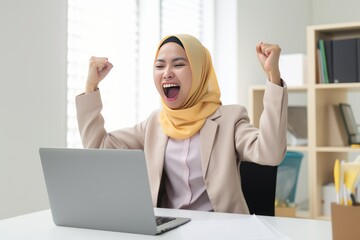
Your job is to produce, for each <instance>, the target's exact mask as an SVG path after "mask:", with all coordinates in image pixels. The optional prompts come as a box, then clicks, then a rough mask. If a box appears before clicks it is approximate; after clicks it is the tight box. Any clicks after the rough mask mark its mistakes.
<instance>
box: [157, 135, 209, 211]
mask: <svg viewBox="0 0 360 240" xmlns="http://www.w3.org/2000/svg"><path fill="white" fill-rule="evenodd" d="M164 169H165V172H166V178H165V194H164V199H163V207H168V208H176V209H192V210H201V211H210V210H213V208H212V206H211V203H210V199H209V196H208V194H207V192H206V188H205V182H204V178H203V176H202V169H201V159H200V134H199V133H197V134H195V135H194V136H192V137H191V138H188V139H185V140H177V139H173V138H169V140H168V143H167V146H166V152H165V164H164Z"/></svg>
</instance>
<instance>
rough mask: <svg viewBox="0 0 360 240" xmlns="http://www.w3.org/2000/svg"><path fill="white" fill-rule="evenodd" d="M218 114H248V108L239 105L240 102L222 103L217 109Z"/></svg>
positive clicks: (223, 115)
mask: <svg viewBox="0 0 360 240" xmlns="http://www.w3.org/2000/svg"><path fill="white" fill-rule="evenodd" d="M217 112H218V114H220V116H221V117H228V116H229V117H230V116H234V117H235V116H236V117H239V116H240V117H241V116H244V115H245V116H247V115H248V113H247V110H246V108H245V107H244V106H242V105H238V104H232V105H222V106H220V107H219V108H218V110H217Z"/></svg>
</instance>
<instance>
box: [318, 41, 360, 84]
mask: <svg viewBox="0 0 360 240" xmlns="http://www.w3.org/2000/svg"><path fill="white" fill-rule="evenodd" d="M317 51H318V64H319V67H320V70H319V77H320V81H319V82H320V83H350V82H360V38H350V39H337V40H329V39H327V40H323V39H320V40H319V41H318V50H317Z"/></svg>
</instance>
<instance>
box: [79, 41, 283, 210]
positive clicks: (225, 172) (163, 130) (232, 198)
mask: <svg viewBox="0 0 360 240" xmlns="http://www.w3.org/2000/svg"><path fill="white" fill-rule="evenodd" d="M256 53H257V56H258V59H259V61H260V63H261V65H262V67H263V69H264V71H265V73H266V75H267V78H268V81H267V83H266V90H265V95H264V111H263V113H262V116H261V120H260V128H259V129H257V128H255V127H254V126H252V125H251V124H250V122H249V117H248V114H247V111H246V109H245V108H244V107H243V106H240V105H229V106H222V105H221V101H220V90H219V87H218V83H217V79H216V75H215V71H214V68H213V66H212V61H211V57H210V54H209V52H208V50H207V49H206V48H205V47H204V46H203V45H202V44H201V43H200V42H199V41H198V40H197V39H196V38H194V37H193V36H190V35H186V34H181V35H174V36H168V37H165V38H164V39H163V40H161V42H160V43H159V47H158V49H157V52H156V56H155V61H154V69H153V72H154V83H155V86H156V88H157V90H158V92H159V94H160V96H161V101H162V108H161V109H159V110H155V111H154V112H153V113H152V114H151V115H150V116H149V117H148V118H147V119H146V120H144V121H142V122H140V123H138V124H136V125H135V126H133V127H130V128H124V129H120V130H117V131H114V132H110V133H108V132H106V130H105V129H104V119H103V118H102V116H101V113H100V112H101V108H102V103H101V98H100V91H99V90H98V84H99V82H100V81H101V80H103V79H104V78H105V76H106V75H107V74H108V73H109V71H110V70H111V68H112V64H111V63H110V62H109V61H108V60H107V59H106V58H95V57H93V58H91V59H90V64H89V65H90V66H89V75H88V79H87V83H86V91H85V93H84V94H82V95H79V96H77V98H76V105H77V111H78V123H79V129H80V133H81V137H82V141H83V144H84V147H87V148H123V149H143V150H144V152H145V156H146V161H147V168H148V174H149V180H150V186H151V194H152V200H153V205H154V207H155V206H158V207H169V208H181V209H193V210H202V211H216V212H233V213H249V210H248V207H247V204H246V201H245V199H244V196H243V193H242V190H241V182H240V176H239V165H240V164H241V161H252V162H256V163H259V164H264V165H278V164H279V163H280V162H281V161H282V159H283V157H284V155H285V152H286V119H287V112H286V109H287V89H286V85H285V83H284V82H283V81H282V80H281V79H280V72H279V67H278V62H279V56H280V48H279V47H278V46H277V45H273V44H266V43H260V44H258V45H257V46H256Z"/></svg>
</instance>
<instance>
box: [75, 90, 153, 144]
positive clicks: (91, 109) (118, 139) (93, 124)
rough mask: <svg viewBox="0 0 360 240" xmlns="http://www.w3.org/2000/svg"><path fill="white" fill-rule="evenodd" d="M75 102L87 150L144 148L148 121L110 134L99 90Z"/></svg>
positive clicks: (79, 96)
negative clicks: (106, 125) (105, 126)
mask: <svg viewBox="0 0 360 240" xmlns="http://www.w3.org/2000/svg"><path fill="white" fill-rule="evenodd" d="M75 102H76V110H77V120H78V125H79V131H80V135H81V140H82V143H83V146H84V147H85V148H128V149H133V148H136V149H143V148H144V128H145V126H146V121H144V122H141V123H139V124H136V125H135V126H134V127H131V128H123V129H121V130H117V131H113V132H109V133H108V132H107V131H106V130H105V128H104V124H105V121H104V118H103V116H102V115H101V110H102V101H101V95H100V90H99V89H98V90H96V91H94V92H91V93H87V94H80V95H78V96H76V99H75Z"/></svg>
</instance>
